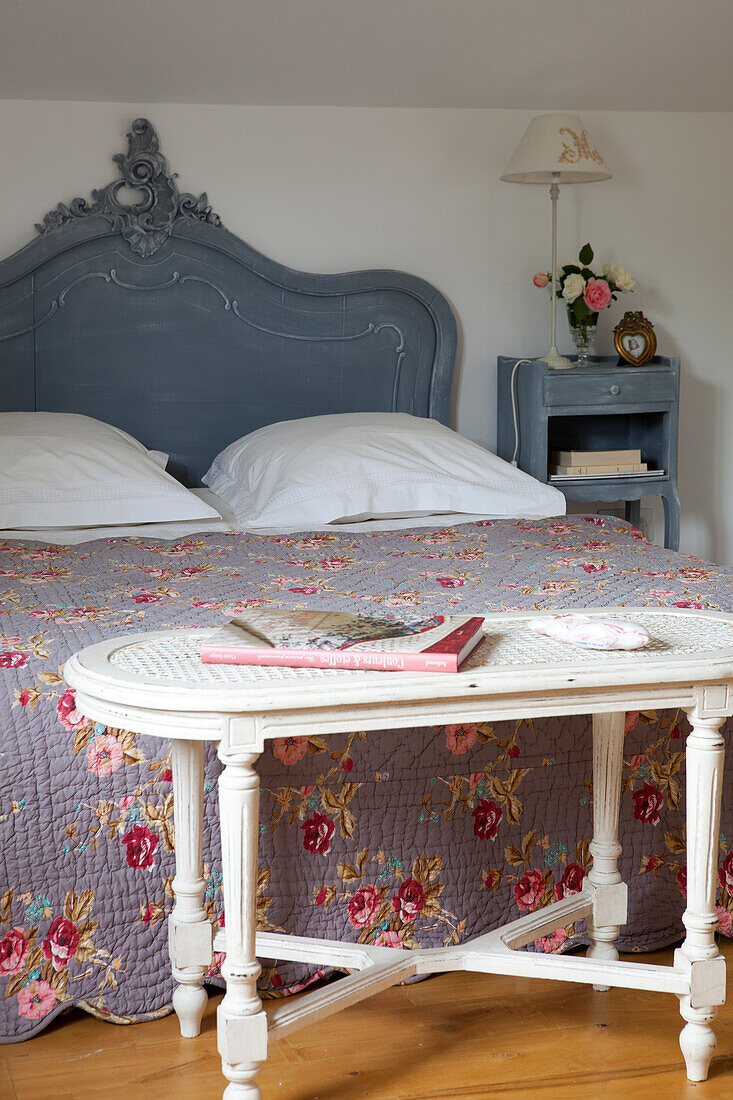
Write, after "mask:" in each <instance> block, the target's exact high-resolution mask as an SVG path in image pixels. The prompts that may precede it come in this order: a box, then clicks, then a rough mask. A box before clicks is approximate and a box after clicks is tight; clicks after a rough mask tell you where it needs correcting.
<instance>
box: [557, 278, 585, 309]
mask: <svg viewBox="0 0 733 1100" xmlns="http://www.w3.org/2000/svg"><path fill="white" fill-rule="evenodd" d="M584 290H585V279H584V278H583V276H582V275H578V273H577V272H576V271H573V272H572V273H571V274H570V275H568V277H567V279H566V280H565V286H564V287H563V288H562V296H563V298H564V299H565V300H566V301H567V302H574V301H575V299H576V298H579V297H580V296H581V294H582V293H583V291H584Z"/></svg>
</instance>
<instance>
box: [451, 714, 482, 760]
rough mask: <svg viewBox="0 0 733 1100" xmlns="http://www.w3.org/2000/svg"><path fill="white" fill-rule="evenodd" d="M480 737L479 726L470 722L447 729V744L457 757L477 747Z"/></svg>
mask: <svg viewBox="0 0 733 1100" xmlns="http://www.w3.org/2000/svg"><path fill="white" fill-rule="evenodd" d="M477 737H478V726H477V724H476V723H475V722H468V723H466V724H465V725H462V726H446V727H445V744H446V747H447V748H448V749H450V751H451V752H452V753H455V754H456V756H459V755H461V754H462V753H464V752H468V750H469V749H470V748H471V747H472V746H473V745H475V743H476V739H477Z"/></svg>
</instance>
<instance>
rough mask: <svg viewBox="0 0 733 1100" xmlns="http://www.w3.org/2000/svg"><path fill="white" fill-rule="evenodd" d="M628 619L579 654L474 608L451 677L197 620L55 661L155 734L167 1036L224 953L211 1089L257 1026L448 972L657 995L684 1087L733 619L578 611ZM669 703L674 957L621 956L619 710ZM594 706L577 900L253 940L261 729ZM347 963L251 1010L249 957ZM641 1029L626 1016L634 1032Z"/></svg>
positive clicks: (107, 706)
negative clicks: (217, 898) (680, 824)
mask: <svg viewBox="0 0 733 1100" xmlns="http://www.w3.org/2000/svg"><path fill="white" fill-rule="evenodd" d="M589 614H594V615H602V616H603V617H612V618H626V619H633V620H634V621H636V622H640V623H642V624H643V625H644V626H646V627H647V629H648V630H649V632H650V634H651V635H652V642H651V644H650V645H649V646H648V647H646V648H645V649H643V650H637V651H635V652H633V653H623V652H610V653H609V652H599V651H589V650H581V649H576V648H574V647H571V646H569V645H567V644H565V643H562V642H558V641H555V640H553V639H550V638H546V637H544V636H541V635H537V634H535V633H533V632H531V631H529V630H528V629H527V627H528V623H529V620H530V619H531V618H533V617H536V616H533V615H532V614H510V615H497V616H490V617H489V618H488V619H487V621H486V624H485V631H486V639H485V641H484V642H483V643H482V644H481V645H480V646H479V647H478V648H477V649H476V650H475V652H474V654H473V655H472V656H471V657H470V658H469V659H468V661H467V662H466V663H465V664H464V665H463V667H462V670H461V672H459V673H456V674H446V673H395V672H391V673H382V672H344V671H336V670H330V669H329V670H326V669H317V670H314V669H307V670H306V669H288V668H257V667H252V666H242V665H239V666H234V665H204V664H203V663H202V662H201V661H200V659H199V656H198V652H199V646H200V644H201V641H202V639H203V638H204V637H205V636H207V634H208V631H205V630H177V631H165V632H159V633H150V634H138V635H128V636H126V637H122V638H116V639H112V640H109V641H106V642H102V643H100V644H98V645H93V646H90V647H88V648H87V649H84V650H82V651H81V652H79V653H77V654H75V655H74V656H73V657H71V658H70V660H69V661H68V662H67V664H66V667H65V677H66V680H67V682H68V683H69V685H70V686H71V687H73V688H76V693H77V694H76V700H77V708H78V709H79V711H80V712H81V713H83V714H85V715H86V716H87V717H89V718H91V719H93V720H95V721H98V722H104V723H105V724H108V725H111V726H116V727H120V728H123V729H128V730H133V731H134V732H136V733H142V734H150V735H152V736H155V737H165V738H168V737H170V738H172V760H173V783H174V800H175V811H174V812H175V830H176V843H175V847H176V875H175V879H174V881H173V888H174V891H175V896H176V901H175V906H174V909H173V912H172V914H171V917H170V921H169V936H170V955H171V961H172V966H173V975H174V977H175V979H176V981H177V983H178V985H177V989H176V992H175V993H174V996H173V1007H174V1008H175V1010H176V1012H177V1014H178V1017H179V1020H180V1024H181V1033H182V1035H184V1036H190V1037H192V1036H195V1035H197V1034H198V1032H199V1030H200V1025H201V1017H202V1015H203V1012H204V1007H205V1005H206V1001H207V995H206V992H205V990H204V989H203V986H202V983H203V981H204V978H205V975H206V973H207V970H208V967H209V965H210V962H211V952H212V947H213V949H214V950H216V951H226V959H225V962H224V964H223V966H222V975H223V977H224V979H225V980H226V994H225V996H224V999H223V1000H222V1002H221V1004H220V1005H219V1009H218V1040H219V1052H220V1053H221V1056H222V1067H223V1072H224V1076H225V1077H226V1078H227V1079H228V1081H229V1084H228V1086H227V1088H226V1090H225V1092H224V1097H225V1100H257V1098H259V1097H261V1093H260V1090H259V1088H258V1087H257V1085H256V1083H255V1078H256V1076H257V1072H258V1070H259V1067H260V1065H261V1063H262V1062H264V1060H265V1059H266V1057H267V1043H268V1036H271V1037H275V1038H279V1037H282V1036H285V1035H287V1034H289V1033H290V1032H291V1031H294V1030H295V1029H296V1028H299V1027H302V1026H303V1025H304V1024H307V1023H309V1022H310V1021H312V1020H316V1019H319V1018H323V1017H324V1016H328V1015H330V1014H332V1013H334V1012H337V1011H339V1010H340V1009H342V1008H346V1007H347V1006H349V1005H351V1004H354V1003H355V1002H357V1001H359V1000H361V999H363V998H364V997H367V996H370V995H371V994H373V993H377V992H379V991H380V990H382V989H387V988H388V987H389V986H391V985H394V984H395V983H396V982H399V981H402V980H403V979H405V978H408V977H410V976H412V975H416V974H433V973H438V972H445V971H448V970H468V971H480V972H483V973H488V974H519V975H526V976H527V977H534V978H554V979H560V980H564V981H576V982H587V983H591V984H593V985H594V987H595V988H596V989H608V988H609V987H611V986H626V987H629V988H640V989H654V990H659V991H660V992H666V993H674V994H676V995H677V996H678V997H679V999H680V1011H681V1013H682V1016H683V1017H684V1019H685V1021H686V1024H685V1026H684V1027H683V1029H682V1032H681V1034H680V1046H681V1048H682V1053H683V1055H684V1058H685V1062H686V1064H687V1075H688V1077H689V1078H690V1080H693V1081H702V1080H704V1079H705V1078H706V1076H707V1072H708V1067H709V1065H710V1060H711V1058H712V1056H713V1051H714V1049H715V1035H714V1033H713V1030H712V1028H711V1021H712V1020H713V1019H714V1018H715V1015H716V1012H717V1007H716V1006H717V1005H719V1004H723V1003H724V1000H725V960H724V958H723V957H722V956H721V955H720V954H719V953H718V948H717V944H716V941H715V931H716V928H717V917H716V913H715V884H716V867H717V850H718V833H719V820H720V799H721V786H722V780H723V738H722V735H721V733H720V727H721V725H722V723H723V720H724V719H725V718H726V717H727V716H729V715H731V714H732V713H733V690H732V685H733V616H732V615H724V614H719V613H712V612H710V613H708V612H699V611H678V610H676V609H675V610H673V611H672V610H661V609H660V610H654V609H649V608H643V609H638V610H636V609H634V610H632V609H629V608H624V609H623V610H621V611H620V610H619V609H618V608H616V609H608V610H596V611H591V612H589ZM665 707H680V708H682V709H684V710H685V711H686V713H687V715H688V717H689V720H690V723H691V726H692V730H691V732H690V734H689V735H688V737H687V746H686V751H687V764H686V767H687V908H686V910H685V914H684V917H683V921H684V925H685V928H686V938H685V941H684V944H683V946H682V947H681V948H679V949H678V950H677V951H676V952H675V956H674V965H673V966H653V965H650V964H646V963H638V962H634V963H627V962H621V961H620V960H619V958H618V952H617V951H616V949H615V947H614V941H615V939H616V937H617V935H618V932H619V927H620V926H621V925H622V924H624V923H625V921H626V893H627V888H626V885H625V884H624V883H623V882H622V881H621V876H620V874H619V872H618V867H617V864H618V857H619V854H620V851H621V849H620V846H619V844H618V813H619V802H620V795H621V771H622V764H623V739H624V715H625V711H626V710H646V709H650V708H665ZM583 713H591V714H593V815H594V836H593V841H592V843H591V845H590V849H591V853H592V855H593V867H592V869H591V871H590V872H589V873H588V875H587V876H586V879H585V880H584V885H583V889H582V891H581V892H580V893H578V894H575V895H572V896H570V897H567V898H565V899H563V900H562V901H558V902H555V903H554V904H551V905H548V906H547V907H546V908H543V909H541V910H539V911H535V912H532V913H528V914H526V915H524V916H522V917H521V918H520V919H518V920H515V921H512V922H511V923H510V924H507V925H505V926H504V927H503V928H500V929H497V930H495V931H494V932H490V933H488V934H487V935H483V936H480V937H478V938H477V939H474V940H472V941H470V942H467V943H464V944H461V945H460V946H456V947H447V948H437V949H430V950H424V951H405V952H402V951H400V952H396V951H394V950H393V949H391V948H388V947H376V946H369V945H361V944H354V943H340V942H337V941H330V940H317V939H308V938H305V937H294V936H287V935H278V934H274V933H261V934H256V929H255V899H256V889H257V837H258V802H259V780H258V777H257V774H256V772H255V770H254V764H255V762H256V760H257V756H258V755H259V753H260V752H262V750H263V748H264V743H265V741H266V740H267V739H270V738H274V737H290V736H303V735H305V736H308V735H309V734H313V733H316V732H317V733H318V734H319V735H320V736H327V735H329V734H332V733H343V732H349V731H352V730H354V729H360V730H370V729H372V730H373V729H399V728H405V727H412V726H416V725H424V726H435V725H443V724H446V723H450V722H476V721H486V720H494V721H500V720H503V719H518V718H528V717H544V716H548V715H565V714H567V715H570V714H583ZM206 741H213V742H215V743H216V744H217V746H218V752H219V757H220V759H221V761H222V764H223V765H224V770H223V772H222V774H221V777H220V779H219V805H220V819H221V820H220V825H221V844H222V860H223V891H224V909H225V913H226V931H224V930H222V931H218V932H217V933H216V935H215V936H214V935H213V929H212V926H211V924H210V922H209V920H208V919H207V917H206V913H205V911H204V908H203V904H202V900H203V891H204V880H203V874H202V822H203V750H204V742H206ZM582 919H584V920H586V921H587V927H588V932H589V935H590V937H591V939H592V943H591V946H590V947H589V948H588V951H587V953H586V957H585V958H580V957H576V956H569V955H564V956H554V955H545V954H535V953H529V952H524V951H519V950H517V949H518V948H521V947H525V946H527V945H528V944H531V943H534V941H535V940H536V939H538V938H539V937H540V936H545V935H548V934H551V933H552V932H554V931H556V930H557V929H559V928H563V927H565V926H566V925H568V924H569V923H571V922H572V921H577V920H582ZM258 955H259V956H261V957H263V958H268V959H280V960H299V961H303V962H313V963H322V964H330V965H332V966H336V967H344V968H348V969H349V970H354V971H356V973H353V974H350V975H348V976H347V977H344V978H342V979H340V980H339V981H337V982H335V983H332V984H330V985H328V986H326V987H324V988H323V989H319V990H316V991H315V992H311V993H309V994H307V995H305V996H303V997H301V998H299V999H298V1000H297V1001H295V1002H288V1001H283V1002H278V1003H276V1004H275V1005H274V1006H273V1007H272V1008H271V1009H270V1011H269V1012H268V1013H267V1014H265V1011H264V1009H263V1006H262V1002H261V1001H260V998H259V996H258V993H257V977H258V975H259V973H260V965H259V963H258V961H257V956H258ZM642 1026H643V1025H642Z"/></svg>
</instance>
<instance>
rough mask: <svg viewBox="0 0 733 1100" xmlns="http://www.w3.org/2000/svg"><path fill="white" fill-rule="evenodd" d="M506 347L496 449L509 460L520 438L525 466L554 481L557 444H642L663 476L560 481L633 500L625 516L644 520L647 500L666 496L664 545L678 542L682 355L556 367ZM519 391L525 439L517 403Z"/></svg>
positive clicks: (574, 489)
mask: <svg viewBox="0 0 733 1100" xmlns="http://www.w3.org/2000/svg"><path fill="white" fill-rule="evenodd" d="M517 362H519V360H518V359H516V358H512V357H509V356H506V355H500V356H499V358H498V360H497V363H498V429H497V450H498V454H499V457H500V458H503V459H505V460H506V461H507V462H510V461H511V460H512V458H513V456H514V452H515V447H517V446H518V454H517V463H518V465H519V468H520V469H521V470H524V471H526V473H528V474H531V475H532V476H533V477H536V478H537V479H538V480H539V481H543V482H549V478H548V463H549V454H550V451H556V450H557V451H559V450H583V451H590V450H606V449H609V450H610V449H617V448H625V447H640V448H641V457H642V459H643V461H644V462H647V463H648V464H649V468H650V469H656V470H660V471H663V473H662V472H660V474H659V476H658V477H655V476H651V477H650V476H639V475H634V474H629V475H628V477H613V478H604V477H598V478H593V479H592V480H590V479H578V480H573V481H554V482H552V484H553V485H554V486H555V487H556V488H558V489H560V490H561V492H563V493H564V494H565V496H566V497H567V498H568V499H569V500H577V501H596V500H604V501H617V500H623V501H625V502H626V518H627V520H628V521H629V522H630V523H633V524H634V525H635V526H638V523H639V517H640V512H641V500H642V498H643V497H646V496H659V497H661V498H662V502H663V504H664V545H665V546H666V547H667V548H668V549H670V550H677V548H678V547H679V540H680V501H679V496H678V495H677V423H678V413H679V392H680V389H679V379H680V361H679V359H665V358H662V357H661V356H655V358H654V359H653V360H652V361H651V362H650V363H648V364H647V365H646V366H643V367H625V366H618V363H617V360H616V358H615V357H614V358H601V357H598V356H592V357H591V361H590V362H591V365H590V366H587V367H572V368H570V369H569V370H550V369H549V367H548V366H547V364H546V363H542V362H540V361H539V360H532V361H531V362H530V363H521V365H520V366H518V367H517V369H516V373H515V372H514V368H515V365H516V364H517ZM513 374H514V393H515V395H516V406H515V407H516V420H517V427H518V440H517V439H515V428H514V415H513V408H512V375H513Z"/></svg>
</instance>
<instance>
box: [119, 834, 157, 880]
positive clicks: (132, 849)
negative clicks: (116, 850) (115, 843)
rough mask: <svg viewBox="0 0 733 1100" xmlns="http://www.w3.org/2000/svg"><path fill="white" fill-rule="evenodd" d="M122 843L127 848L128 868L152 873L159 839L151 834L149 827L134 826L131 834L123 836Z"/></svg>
mask: <svg viewBox="0 0 733 1100" xmlns="http://www.w3.org/2000/svg"><path fill="white" fill-rule="evenodd" d="M122 843H123V844H124V845H125V846H126V848H127V866H128V867H137V868H140V869H142V870H145V871H152V869H153V865H154V863H155V849H156V848H157V847H158V838H157V836H155V835H154V834H153V833H151V832H150V829H149V828H148V827H147V825H133V827H132V829H130V831H129V833H125V835H124V836H123V838H122Z"/></svg>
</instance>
